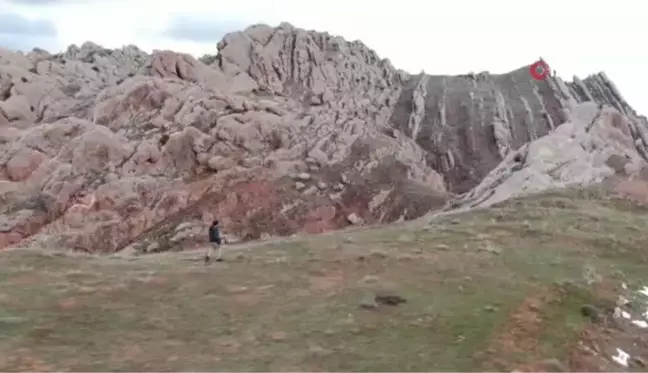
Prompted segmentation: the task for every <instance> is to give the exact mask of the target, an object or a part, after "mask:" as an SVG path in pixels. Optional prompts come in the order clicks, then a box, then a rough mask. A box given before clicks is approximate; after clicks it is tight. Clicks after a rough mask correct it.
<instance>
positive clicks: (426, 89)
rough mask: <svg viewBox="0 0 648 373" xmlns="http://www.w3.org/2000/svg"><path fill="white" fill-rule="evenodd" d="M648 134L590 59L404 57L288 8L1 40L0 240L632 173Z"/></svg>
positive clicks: (444, 203)
mask: <svg viewBox="0 0 648 373" xmlns="http://www.w3.org/2000/svg"><path fill="white" fill-rule="evenodd" d="M563 123H564V124H563ZM647 144H648V122H647V121H646V118H645V117H641V116H639V115H638V114H637V113H635V112H634V111H633V110H632V108H630V106H629V105H628V104H627V103H626V102H625V101H624V100H623V98H622V96H621V95H620V94H619V92H618V90H617V89H616V88H615V86H614V84H613V83H612V82H611V81H610V80H609V79H607V77H606V76H605V75H604V74H598V75H593V76H590V77H588V78H586V79H584V80H582V81H581V80H579V79H576V78H575V79H574V81H573V82H563V81H562V80H561V79H560V78H555V77H551V78H548V79H547V80H545V81H535V80H533V79H532V78H531V77H530V75H529V74H528V67H523V68H520V69H519V70H516V71H512V72H510V73H507V74H502V75H492V74H489V73H486V72H484V73H479V74H470V75H465V76H431V75H427V74H424V73H421V74H419V75H410V74H407V73H405V72H403V71H400V70H397V69H396V68H394V67H393V66H392V65H391V63H390V62H389V61H388V60H386V59H381V58H380V57H379V56H378V55H377V54H376V53H375V52H374V51H372V50H371V49H369V48H368V47H366V46H365V45H364V44H362V43H361V42H359V41H354V42H348V41H345V40H344V39H342V38H341V37H337V36H332V35H329V34H327V33H320V32H315V31H306V30H301V29H297V28H295V27H293V26H291V25H289V24H281V25H280V26H278V27H276V28H272V27H269V26H266V25H255V26H251V27H249V28H247V29H245V30H244V31H241V32H235V33H231V34H228V35H226V36H225V37H224V38H223V40H222V41H221V42H220V43H219V44H218V54H217V55H213V56H204V57H202V58H200V59H195V58H193V57H191V56H189V55H186V54H181V53H175V52H172V51H155V52H153V53H152V54H150V55H149V54H147V53H145V52H143V51H141V50H139V49H138V48H137V47H135V46H128V47H125V48H122V49H118V50H109V49H105V48H102V47H100V46H98V45H95V44H93V43H89V42H88V43H85V44H83V45H82V46H81V47H77V46H70V47H69V48H68V49H67V51H66V52H65V53H62V54H56V55H51V54H49V53H47V52H45V51H42V50H38V49H35V50H34V51H32V52H30V53H28V54H26V55H24V54H22V53H19V52H12V51H9V50H6V49H0V198H1V199H2V201H1V203H0V248H5V247H9V246H14V245H27V244H32V243H38V244H41V245H44V246H47V247H62V248H72V249H76V250H83V251H89V252H115V251H119V250H123V249H124V248H128V249H129V250H137V251H147V252H151V251H162V250H169V249H174V250H178V249H183V248H189V247H191V246H192V245H195V244H197V242H198V241H197V240H199V239H200V238H202V236H203V235H204V230H205V227H204V223H205V222H207V221H209V220H211V219H212V218H214V217H218V218H219V219H220V220H221V221H222V224H223V226H224V227H225V229H226V231H227V233H228V234H229V235H230V240H231V241H236V240H251V239H258V238H262V237H265V236H267V235H290V234H293V233H297V232H308V233H317V232H323V231H326V230H331V229H336V228H342V227H344V226H347V225H350V224H363V223H375V222H392V221H397V220H402V219H412V218H417V217H420V216H422V215H424V214H427V213H430V212H433V211H437V210H441V209H444V208H445V209H447V208H449V207H452V208H458V207H461V208H470V207H474V206H480V205H484V204H488V203H494V202H496V201H499V200H502V199H506V198H509V197H511V196H513V195H517V194H520V193H525V192H532V191H535V190H539V189H543V188H550V187H554V186H563V185H569V184H573V183H593V182H598V181H601V180H603V179H605V178H607V177H610V176H612V175H615V174H616V175H619V174H624V175H625V174H627V175H634V174H636V173H638V172H639V170H641V169H642V168H643V167H644V165H645V160H646V154H648V153H647V151H646V145H647ZM197 237H198V238H197Z"/></svg>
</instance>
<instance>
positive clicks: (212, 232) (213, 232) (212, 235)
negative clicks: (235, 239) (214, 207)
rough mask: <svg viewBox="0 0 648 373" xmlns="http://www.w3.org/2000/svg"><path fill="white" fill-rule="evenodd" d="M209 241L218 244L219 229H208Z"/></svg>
mask: <svg viewBox="0 0 648 373" xmlns="http://www.w3.org/2000/svg"><path fill="white" fill-rule="evenodd" d="M209 241H211V242H220V229H218V227H215V226H212V227H209Z"/></svg>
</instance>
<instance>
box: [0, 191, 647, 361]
mask: <svg viewBox="0 0 648 373" xmlns="http://www.w3.org/2000/svg"><path fill="white" fill-rule="evenodd" d="M646 212H648V211H646V210H644V209H641V208H638V207H635V206H632V205H629V204H627V203H626V202H623V201H616V200H611V199H607V198H605V197H604V196H603V195H601V194H598V193H595V192H589V191H580V192H579V191H568V192H562V193H551V194H547V195H543V196H536V197H532V198H526V199H521V200H515V201H509V202H507V203H502V204H499V205H498V206H496V207H493V208H491V209H488V210H480V211H474V212H471V213H467V214H462V215H455V216H445V217H443V218H439V219H436V220H433V221H431V222H429V223H428V222H427V221H425V220H418V221H414V222H409V223H399V224H395V225H391V226H384V227H375V228H368V229H362V230H354V231H340V232H333V233H329V234H325V235H319V236H304V237H297V238H295V239H289V240H286V241H284V242H276V243H268V244H262V245H254V246H250V247H247V246H242V247H240V248H237V249H236V250H232V251H230V252H227V254H226V261H225V262H223V263H215V264H214V265H212V266H210V267H204V266H203V265H202V263H201V262H200V261H199V260H197V261H192V260H189V259H191V258H192V257H195V258H196V259H199V257H200V253H195V254H187V253H167V254H159V255H149V256H143V257H138V258H135V259H125V258H118V257H86V256H60V255H53V254H51V253H47V252H38V251H8V252H5V253H2V254H1V255H0V268H2V270H1V271H0V370H2V371H17V370H41V371H45V370H68V371H69V370H73V371H97V370H102V371H141V370H146V371H178V370H183V371H188V370H193V371H214V370H220V371H239V370H246V371H278V370H283V371H291V370H299V371H317V370H327V371H433V370H437V371H441V370H447V371H449V370H455V371H459V370H466V371H472V370H480V369H482V367H483V366H484V364H485V361H484V359H485V357H484V355H483V354H482V355H480V354H479V353H480V352H483V351H485V350H486V349H488V348H489V347H491V346H492V345H493V343H492V342H493V338H494V337H495V336H496V335H497V333H498V332H499V331H501V330H502V329H503V328H505V327H506V326H507V322H508V321H509V317H510V314H511V313H512V312H513V311H514V310H515V309H516V308H517V307H518V306H519V305H520V304H521V303H522V302H523V300H524V299H525V298H527V297H529V296H531V295H532V294H533V292H534V291H535V289H538V288H546V289H550V288H552V287H555V286H556V284H559V283H563V282H568V283H571V284H575V285H574V286H577V289H580V290H578V291H569V292H567V293H566V294H567V295H565V296H564V297H562V298H561V300H560V301H556V302H550V303H549V304H548V305H547V307H545V308H543V311H542V312H543V315H544V322H543V325H544V326H545V329H546V330H545V331H544V332H543V333H540V334H539V335H538V336H537V338H538V340H537V344H538V345H539V346H540V351H541V352H542V354H543V355H546V356H547V357H555V356H558V357H560V356H559V355H560V353H561V351H564V348H565V346H568V345H570V344H571V343H572V342H573V341H574V338H575V336H576V335H577V333H578V331H579V330H580V329H581V328H582V327H583V325H584V323H586V320H584V319H583V318H582V317H581V316H580V306H581V305H582V304H583V303H596V299H595V298H594V296H593V295H592V293H590V291H589V288H588V287H587V280H588V278H587V276H588V275H587V273H589V272H591V270H594V271H595V273H596V275H597V276H599V277H600V278H601V279H603V280H604V281H610V282H619V281H621V280H623V281H626V282H628V283H636V284H640V283H642V281H644V280H646V279H648V273H646V271H645V266H646V259H647V258H646V253H645V249H644V248H645V247H646V243H648V229H647V228H648V214H646ZM379 292H391V293H395V294H398V295H400V296H402V297H404V298H406V299H407V303H404V304H401V305H399V306H393V307H390V306H380V307H379V308H377V309H373V310H367V309H362V308H360V307H359V305H360V303H361V302H362V300H363V299H366V298H367V297H371V296H372V294H374V293H379ZM536 357H545V356H532V355H529V356H522V357H521V359H522V361H521V362H524V361H526V360H528V359H531V358H536Z"/></svg>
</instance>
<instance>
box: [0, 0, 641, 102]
mask: <svg viewBox="0 0 648 373" xmlns="http://www.w3.org/2000/svg"><path fill="white" fill-rule="evenodd" d="M644 3H645V0H614V1H605V2H603V1H600V2H594V1H587V2H586V1H583V0H560V1H559V0H537V1H521V0H488V1H483V0H451V1H449V0H447V1H434V0H398V1H382V2H381V1H376V0H374V1H368V0H327V1H322V2H311V1H305V0H230V1H222V0H210V1H208V0H181V1H178V0H173V1H171V0H148V1H147V0H130V1H128V0H86V1H79V0H69V1H68V0H0V45H5V46H9V47H12V48H22V49H27V50H29V49H31V48H32V47H34V46H39V47H41V48H44V49H48V50H50V51H59V50H62V49H64V48H65V47H67V46H68V45H69V44H73V43H75V44H77V45H80V44H82V43H83V42H84V41H86V40H91V41H94V42H95V43H98V44H101V45H104V46H106V47H120V46H122V45H126V44H135V45H137V46H139V47H140V48H142V49H145V50H152V49H173V50H177V51H183V52H188V53H192V54H196V55H202V54H204V53H216V43H217V42H218V41H219V40H220V38H221V37H222V36H223V35H224V34H225V33H227V32H229V31H236V30H239V29H242V28H244V27H245V26H247V25H250V24H253V23H259V22H263V23H267V24H270V25H277V24H278V23H279V22H281V21H287V22H290V23H292V24H293V25H295V26H298V27H302V28H306V29H315V30H319V31H328V32H330V33H332V34H337V35H342V36H343V37H345V38H346V39H347V40H355V39H360V40H362V41H363V42H364V43H365V44H367V45H368V46H369V47H371V48H373V49H375V50H376V51H377V52H378V54H379V55H380V56H381V57H387V58H389V59H390V60H391V61H392V63H393V64H394V65H395V66H396V67H398V68H401V69H404V70H407V71H409V72H414V73H416V72H419V71H420V70H421V69H424V70H425V71H426V72H428V73H431V74H461V73H466V72H469V71H475V72H479V71H482V70H488V71H490V72H492V73H503V72H507V71H510V70H513V69H516V68H518V67H520V66H523V65H527V64H530V63H532V62H534V61H535V60H536V59H537V58H538V57H540V56H542V57H543V58H544V59H545V60H546V61H547V62H548V63H549V64H550V66H551V67H552V68H553V69H555V70H556V72H557V73H558V75H560V76H561V77H563V78H567V79H569V80H571V77H572V76H573V75H578V76H580V77H581V78H584V77H585V76H587V75H588V74H590V73H594V72H598V71H605V72H606V73H607V74H608V76H609V77H610V78H611V79H612V80H613V81H614V82H615V83H616V84H617V86H618V87H619V90H620V91H621V93H622V94H623V95H624V96H625V98H626V99H627V100H628V101H629V103H630V104H631V105H632V106H634V107H635V109H637V110H638V111H639V112H640V113H642V114H648V97H647V96H648V95H647V94H646V93H645V92H644V91H645V89H646V88H645V87H648V76H647V75H646V74H644V72H643V70H645V69H647V68H648V47H647V46H646V43H645V41H646V40H648V22H647V21H646V14H648V3H646V4H645V5H642V4H644ZM642 16H643V18H642Z"/></svg>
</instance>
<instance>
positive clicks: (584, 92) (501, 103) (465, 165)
mask: <svg viewBox="0 0 648 373" xmlns="http://www.w3.org/2000/svg"><path fill="white" fill-rule="evenodd" d="M587 101H591V102H595V103H597V104H602V105H608V106H611V107H613V108H615V109H616V110H618V111H619V112H620V113H622V114H624V115H625V116H627V117H628V119H629V122H630V128H631V130H632V134H633V138H635V139H636V140H637V144H636V145H637V148H638V150H639V151H640V152H641V154H642V155H644V157H645V155H646V150H645V145H646V144H647V142H646V140H647V137H646V129H647V128H648V123H647V122H646V119H645V118H643V117H639V116H637V114H636V113H635V112H634V110H632V108H630V106H629V105H628V104H627V103H626V101H625V100H624V99H623V98H622V97H621V95H620V94H619V92H618V90H617V89H616V88H615V86H614V84H613V83H612V82H611V81H609V80H608V79H607V77H606V76H605V74H603V73H600V74H596V75H592V76H590V77H588V78H586V79H585V80H582V81H581V80H580V79H578V78H574V81H573V82H569V83H565V82H563V81H562V80H561V79H560V78H553V77H549V78H547V79H546V80H544V81H536V80H534V79H533V78H532V77H531V76H530V74H529V72H528V67H524V68H521V69H518V70H515V71H512V72H510V73H507V74H502V75H490V74H487V73H482V74H481V75H479V76H469V75H466V76H430V75H419V76H416V77H412V78H411V79H410V81H408V82H407V83H406V84H405V85H404V87H403V89H402V91H401V93H400V96H399V98H398V100H397V102H396V105H395V107H394V110H393V112H392V115H391V117H390V124H391V125H392V126H393V127H394V128H397V129H399V130H401V131H403V133H405V134H406V135H407V136H409V137H411V138H413V139H414V140H415V141H416V143H417V144H418V145H419V146H420V147H421V148H423V149H425V151H426V160H427V164H428V165H429V166H430V167H432V168H433V169H435V170H437V171H438V172H439V173H441V174H442V175H443V176H444V177H445V180H446V183H447V185H448V188H449V189H450V190H451V191H452V192H455V193H464V192H467V191H469V190H470V189H472V188H473V187H475V186H476V185H477V184H478V183H479V182H480V181H481V180H482V179H483V178H484V177H485V176H486V175H487V174H488V173H489V172H490V171H491V170H492V169H493V168H494V167H495V166H497V165H498V164H499V163H500V162H501V161H502V160H503V159H505V158H506V156H507V154H509V153H510V152H511V151H515V150H517V149H519V148H520V147H521V146H522V145H524V144H526V143H527V142H530V141H534V140H536V139H538V138H541V137H542V136H545V135H547V134H548V133H550V132H551V131H553V130H555V128H556V127H557V126H559V125H560V124H562V123H563V122H565V121H566V120H567V118H568V116H569V113H570V112H571V111H572V110H573V109H574V107H576V105H577V104H578V103H582V102H587Z"/></svg>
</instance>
